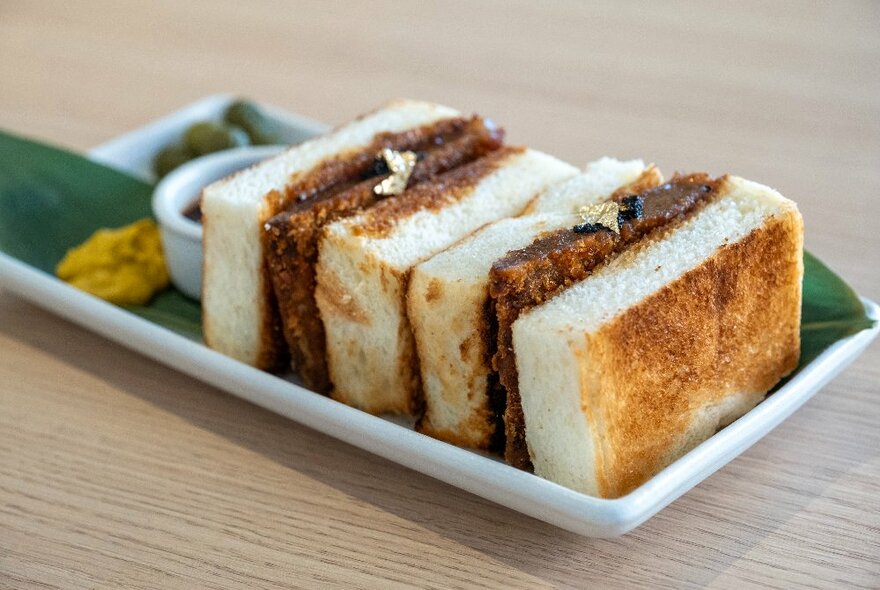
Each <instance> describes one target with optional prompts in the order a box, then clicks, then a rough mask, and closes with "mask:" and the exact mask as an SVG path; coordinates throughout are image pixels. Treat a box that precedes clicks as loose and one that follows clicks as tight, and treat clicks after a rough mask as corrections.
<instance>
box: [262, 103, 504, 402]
mask: <svg viewBox="0 0 880 590" xmlns="http://www.w3.org/2000/svg"><path fill="white" fill-rule="evenodd" d="M502 141H503V131H502V130H501V129H498V128H496V127H495V126H494V125H492V124H491V123H490V122H487V121H485V120H483V119H481V118H480V117H470V118H455V119H447V120H442V121H439V122H437V123H434V124H432V125H426V126H422V127H418V128H416V129H411V130H407V131H404V132H401V133H383V134H380V135H377V136H376V138H375V139H374V140H373V142H371V143H370V145H368V146H366V147H365V148H362V149H358V150H354V151H351V152H349V153H346V154H342V155H340V156H339V157H336V158H332V159H329V160H326V161H325V162H322V163H321V164H320V165H319V166H318V167H316V168H315V169H314V170H313V171H311V172H310V173H309V174H307V175H306V176H304V177H302V178H297V179H294V181H293V182H292V183H291V185H290V186H289V187H288V188H287V189H286V191H285V194H283V195H282V194H278V195H276V196H275V199H270V200H275V201H277V202H279V203H283V204H284V205H283V210H282V211H281V212H280V213H278V214H277V215H275V216H274V217H272V218H271V219H269V220H268V221H267V222H266V224H265V228H264V229H265V231H264V232H263V252H264V256H265V259H266V261H267V264H268V269H269V275H270V277H271V282H272V287H273V290H274V295H275V297H276V299H277V302H278V307H279V310H280V313H281V320H282V322H281V323H282V326H283V332H284V337H285V340H286V341H287V344H288V347H289V348H290V355H291V362H292V365H293V367H294V369H295V370H296V371H297V372H298V374H299V376H300V378H301V379H302V380H303V381H304V382H305V384H306V386H307V387H309V388H310V389H312V390H314V391H319V392H322V393H327V392H329V391H330V388H331V384H330V379H329V375H328V371H327V363H326V359H325V356H324V355H325V348H326V341H325V334H324V327H323V324H322V323H321V320H320V316H319V314H318V308H317V304H316V302H315V286H316V283H315V263H316V261H317V255H318V252H317V245H318V237H319V236H320V230H321V228H322V227H323V226H324V225H326V224H328V223H332V222H333V221H336V220H338V219H341V218H343V217H349V216H351V215H354V214H356V213H358V212H360V211H362V210H364V209H369V208H371V207H375V206H376V204H377V203H387V202H392V201H395V200H397V197H396V196H391V197H384V198H383V197H382V196H379V195H376V194H375V192H374V191H373V187H374V186H375V185H376V184H377V183H378V182H379V181H380V180H381V179H382V178H384V177H385V176H387V175H388V174H389V170H388V168H387V166H386V164H385V162H384V160H383V159H382V158H380V157H377V155H378V154H379V152H380V151H381V150H382V149H383V148H391V149H394V150H398V151H404V150H409V151H414V152H416V154H417V157H418V161H417V163H416V165H415V168H414V169H413V172H412V175H411V176H410V178H409V182H408V184H407V193H409V192H410V190H411V189H412V187H416V186H419V185H421V184H423V183H426V182H430V181H434V180H436V179H437V178H438V177H441V176H442V175H444V174H445V173H448V172H449V171H451V170H455V169H457V168H459V167H461V166H463V165H466V164H468V163H469V162H473V161H475V160H478V159H479V158H481V157H483V156H485V155H487V154H489V153H491V152H493V151H495V150H497V149H498V148H500V147H501V145H502ZM407 193H404V194H407Z"/></svg>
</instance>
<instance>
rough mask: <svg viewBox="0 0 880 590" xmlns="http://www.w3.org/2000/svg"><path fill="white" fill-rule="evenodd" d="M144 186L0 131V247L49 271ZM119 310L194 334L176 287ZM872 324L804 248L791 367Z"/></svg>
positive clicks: (144, 204) (144, 197)
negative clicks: (797, 346)
mask: <svg viewBox="0 0 880 590" xmlns="http://www.w3.org/2000/svg"><path fill="white" fill-rule="evenodd" d="M152 188H153V187H152V186H151V185H149V184H147V183H145V182H143V181H141V180H138V179H136V178H133V177H131V176H128V175H126V174H124V173H122V172H119V171H117V170H114V169H112V168H108V167H106V166H103V165H101V164H97V163H95V162H93V161H91V160H89V159H88V158H85V157H83V156H80V155H77V154H74V153H71V152H68V151H65V150H60V149H57V148H54V147H50V146H47V145H44V144H41V143H37V142H34V141H30V140H27V139H24V138H21V137H16V136H14V135H10V134H7V133H3V132H0V251H2V252H4V253H6V254H8V255H10V256H12V257H14V258H17V259H19V260H20V261H22V262H24V263H26V264H29V265H31V266H33V267H35V268H38V269H40V270H42V271H44V272H47V273H50V274H51V273H53V272H54V269H55V265H56V264H57V263H58V261H59V260H61V258H62V257H63V256H64V254H65V253H66V252H67V250H68V249H69V248H72V247H74V246H76V245H78V244H80V243H81V242H83V241H84V240H85V239H86V238H88V237H89V236H90V235H91V234H92V232H94V231H95V230H96V229H98V228H101V227H118V226H121V225H125V224H128V223H131V222H133V221H135V220H137V219H142V218H144V217H150V216H151V212H150V196H151V193H152ZM126 309H128V310H129V311H131V312H132V313H134V314H136V315H139V316H141V317H143V318H146V319H148V320H150V321H152V322H155V323H156V324H159V325H161V326H165V327H166V328H169V329H171V330H174V331H175V332H178V333H181V334H184V335H186V336H189V337H194V338H200V337H201V310H200V307H199V304H198V303H197V302H196V301H193V300H191V299H189V298H187V297H185V296H184V295H183V294H181V293H180V292H179V291H177V290H176V289H173V288H171V289H168V290H167V291H165V292H163V293H161V294H159V295H158V296H157V297H156V298H154V299H153V301H151V302H150V303H149V304H148V305H144V306H132V307H127V308H126ZM872 325H873V321H872V320H871V319H869V318H868V317H867V316H866V315H865V308H864V306H863V305H862V303H861V301H859V298H858V297H857V296H856V294H855V293H854V292H853V290H852V289H851V288H850V287H849V285H847V284H846V283H845V282H844V281H843V280H842V279H841V278H840V277H838V276H837V275H836V274H834V273H833V272H832V271H831V270H830V269H828V267H826V266H825V265H824V264H822V263H821V262H820V261H819V260H818V259H816V258H815V257H814V256H812V255H811V254H809V253H808V252H805V253H804V298H803V317H802V325H801V347H802V350H801V359H800V365H799V368H800V367H803V366H804V365H806V364H807V363H809V362H810V361H812V360H813V359H814V358H816V357H817V356H818V355H819V354H821V353H822V351H824V350H825V349H827V348H828V347H829V346H831V345H832V344H834V343H835V342H837V341H838V340H840V339H842V338H845V337H847V336H850V335H852V334H855V333H856V332H859V331H861V330H864V329H866V328H870V327H871V326H872Z"/></svg>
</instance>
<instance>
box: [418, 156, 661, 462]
mask: <svg viewBox="0 0 880 590" xmlns="http://www.w3.org/2000/svg"><path fill="white" fill-rule="evenodd" d="M661 181H662V179H661V177H660V173H659V172H658V171H657V170H656V168H654V167H649V168H647V169H646V168H645V166H644V164H643V163H642V161H641V160H633V161H619V160H614V159H611V158H602V159H601V160H597V161H595V162H592V163H590V164H589V165H588V166H587V168H586V170H585V172H584V173H582V174H578V175H577V176H575V177H573V178H570V179H568V180H565V181H562V182H559V183H557V184H554V185H552V186H550V187H549V188H548V189H546V190H545V191H543V192H542V193H541V194H539V195H538V196H537V197H536V198H535V199H534V200H533V201H532V202H531V203H530V204H529V206H528V208H527V212H531V214H529V215H523V216H521V217H516V218H511V219H502V220H500V221H497V222H495V223H492V224H490V225H487V226H486V227H484V228H481V229H480V230H479V231H477V232H475V233H474V234H473V235H471V236H469V237H467V238H465V239H464V240H462V241H461V242H458V243H457V244H455V245H453V246H451V247H450V248H448V249H446V250H444V251H443V252H440V253H439V254H437V255H436V256H433V257H431V258H429V259H428V260H426V261H424V262H422V263H421V264H419V265H418V266H416V267H415V268H414V269H413V272H412V277H411V279H410V285H409V292H408V295H407V306H408V315H409V319H410V322H411V324H412V329H413V335H414V338H415V342H416V348H417V351H418V358H419V361H420V368H421V378H422V387H423V390H424V396H425V412H424V414H423V415H422V417H421V418H420V419H419V421H418V422H417V423H416V428H417V429H418V430H419V431H420V432H423V433H425V434H429V435H431V436H433V437H435V438H439V439H441V440H445V441H447V442H451V443H453V444H457V445H460V446H468V447H473V448H477V449H484V450H500V449H501V448H503V440H504V426H503V422H502V418H503V415H504V407H505V404H506V395H505V392H504V389H503V387H501V386H500V383H499V382H498V374H497V372H496V371H494V370H493V369H492V357H493V356H494V354H495V352H496V345H497V321H496V318H495V316H494V314H493V313H491V311H492V310H491V309H490V300H489V270H490V269H491V267H492V264H493V263H494V262H495V261H496V260H497V259H499V258H501V257H503V256H504V255H505V254H507V253H508V252H509V251H511V250H516V249H519V248H523V247H525V246H527V245H529V244H530V243H532V242H533V241H535V240H536V239H537V238H538V237H539V236H541V235H543V234H546V233H548V232H551V231H556V230H559V229H562V228H570V227H572V226H573V225H575V224H576V223H578V219H579V218H578V217H577V215H576V211H577V209H578V207H580V206H582V205H587V204H590V203H593V202H596V201H600V200H605V199H608V198H609V197H610V196H611V194H612V193H614V192H615V191H617V190H619V189H621V187H622V186H624V187H626V188H625V189H624V190H625V191H626V192H628V193H630V192H639V191H640V188H639V187H645V188H648V187H650V186H656V185H657V184H660V182H661Z"/></svg>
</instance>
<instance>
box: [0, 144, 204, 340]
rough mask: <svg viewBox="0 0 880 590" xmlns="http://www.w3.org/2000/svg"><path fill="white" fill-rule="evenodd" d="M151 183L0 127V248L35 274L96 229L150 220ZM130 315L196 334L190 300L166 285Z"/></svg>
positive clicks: (198, 322) (196, 313)
mask: <svg viewBox="0 0 880 590" xmlns="http://www.w3.org/2000/svg"><path fill="white" fill-rule="evenodd" d="M152 193H153V187H152V185H150V184H148V183H146V182H143V181H142V180H139V179H137V178H134V177H132V176H129V175H127V174H125V173H123V172H119V171H117V170H114V169H112V168H108V167H107V166H103V165H101V164H97V163H95V162H93V161H91V160H89V159H88V158H85V157H83V156H81V155H78V154H74V153H72V152H69V151H66V150H61V149H57V148H54V147H51V146H48V145H45V144H42V143H37V142H34V141H30V140H28V139H25V138H22V137H17V136H14V135H10V134H8V133H4V132H2V131H0V252H3V253H5V254H8V255H10V256H12V257H13V258H17V259H18V260H20V261H21V262H24V263H26V264H29V265H31V266H33V267H35V268H37V269H39V270H42V271H43V272H47V273H49V274H54V272H55V265H56V264H58V262H59V261H60V260H61V258H62V257H63V256H64V254H65V253H66V252H67V250H68V249H70V248H73V247H74V246H77V245H79V244H81V243H82V242H84V241H85V240H86V239H87V238H88V237H89V236H90V235H92V233H93V232H94V231H95V230H96V229H99V228H102V227H119V226H122V225H126V224H128V223H131V222H133V221H136V220H138V219H143V218H144V217H152V216H153V215H152V212H151V209H150V198H151V196H152ZM126 309H128V310H129V311H131V312H132V313H134V314H136V315H139V316H141V317H143V318H146V319H148V320H150V321H152V322H155V323H157V324H160V325H162V326H165V327H166V328H170V329H172V330H174V331H175V332H178V333H181V334H184V335H186V336H189V337H190V338H197V339H200V338H201V335H202V312H201V307H200V306H199V304H198V302H197V301H193V300H192V299H189V298H188V297H186V296H185V295H183V293H181V292H180V291H178V290H177V289H174V288H170V289H168V290H166V291H164V292H162V293H160V294H159V295H158V296H156V297H155V298H154V299H153V300H152V301H151V302H150V303H149V304H147V305H137V306H127V307H126Z"/></svg>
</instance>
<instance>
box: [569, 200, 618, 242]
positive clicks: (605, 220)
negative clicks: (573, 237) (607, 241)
mask: <svg viewBox="0 0 880 590" xmlns="http://www.w3.org/2000/svg"><path fill="white" fill-rule="evenodd" d="M619 213H620V205H618V204H617V203H616V202H615V201H606V202H604V203H596V204H594V205H584V206H583V207H581V208H580V209H578V215H580V216H581V219H583V220H584V223H592V224H594V225H601V226H603V227H607V228H608V229H610V230H611V231H613V232H614V233H616V234H620V224H619V223H618V217H617V216H618V214H619Z"/></svg>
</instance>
